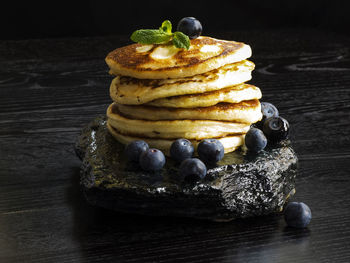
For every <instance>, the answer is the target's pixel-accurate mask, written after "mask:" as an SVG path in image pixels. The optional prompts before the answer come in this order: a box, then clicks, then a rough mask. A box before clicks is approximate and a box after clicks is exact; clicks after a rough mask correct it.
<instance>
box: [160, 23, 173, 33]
mask: <svg viewBox="0 0 350 263" xmlns="http://www.w3.org/2000/svg"><path fill="white" fill-rule="evenodd" d="M159 29H160V30H162V31H164V32H165V33H168V34H172V33H171V30H172V25H171V22H170V21H169V20H165V21H164V22H163V23H162V26H161V27H160V28H159Z"/></svg>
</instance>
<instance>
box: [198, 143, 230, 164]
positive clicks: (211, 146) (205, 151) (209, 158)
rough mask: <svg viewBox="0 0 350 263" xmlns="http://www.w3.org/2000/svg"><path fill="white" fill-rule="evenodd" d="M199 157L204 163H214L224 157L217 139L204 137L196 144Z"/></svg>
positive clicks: (222, 148)
mask: <svg viewBox="0 0 350 263" xmlns="http://www.w3.org/2000/svg"><path fill="white" fill-rule="evenodd" d="M197 152H198V155H199V158H200V159H201V160H203V161H204V162H206V163H210V164H214V163H216V162H218V161H220V160H221V159H222V158H224V154H225V150H224V146H223V145H222V143H221V142H220V141H219V140H217V139H204V140H203V141H201V142H200V143H199V144H198V147H197Z"/></svg>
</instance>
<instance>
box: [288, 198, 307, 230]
mask: <svg viewBox="0 0 350 263" xmlns="http://www.w3.org/2000/svg"><path fill="white" fill-rule="evenodd" d="M311 217H312V216H311V210H310V208H309V207H308V206H307V205H306V204H304V203H302V202H300V203H298V202H291V203H289V204H288V205H287V206H286V208H285V209H284V219H285V221H286V223H287V225H288V226H291V227H296V228H304V227H306V226H307V225H308V224H309V223H310V221H311Z"/></svg>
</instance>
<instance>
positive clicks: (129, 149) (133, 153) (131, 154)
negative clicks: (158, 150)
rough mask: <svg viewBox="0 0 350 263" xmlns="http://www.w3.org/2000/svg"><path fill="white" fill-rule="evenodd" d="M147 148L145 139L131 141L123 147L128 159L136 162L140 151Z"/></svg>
mask: <svg viewBox="0 0 350 263" xmlns="http://www.w3.org/2000/svg"><path fill="white" fill-rule="evenodd" d="M148 148H149V146H148V144H147V143H146V142H145V141H141V140H137V141H132V142H130V143H129V144H128V145H126V147H125V155H126V157H127V158H128V160H129V161H133V162H138V161H139V159H140V155H141V153H143V152H144V151H147V150H148Z"/></svg>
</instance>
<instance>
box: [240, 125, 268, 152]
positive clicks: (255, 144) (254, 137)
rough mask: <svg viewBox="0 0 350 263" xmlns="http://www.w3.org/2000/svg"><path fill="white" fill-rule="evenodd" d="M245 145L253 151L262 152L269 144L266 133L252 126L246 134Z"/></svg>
mask: <svg viewBox="0 0 350 263" xmlns="http://www.w3.org/2000/svg"><path fill="white" fill-rule="evenodd" d="M245 145H246V146H247V148H248V150H250V151H252V152H256V153H257V152H260V151H261V150H263V149H264V148H265V147H266V145H267V139H266V137H265V135H264V133H263V132H262V131H261V130H259V129H257V128H250V129H249V131H248V132H247V134H246V135H245Z"/></svg>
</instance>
